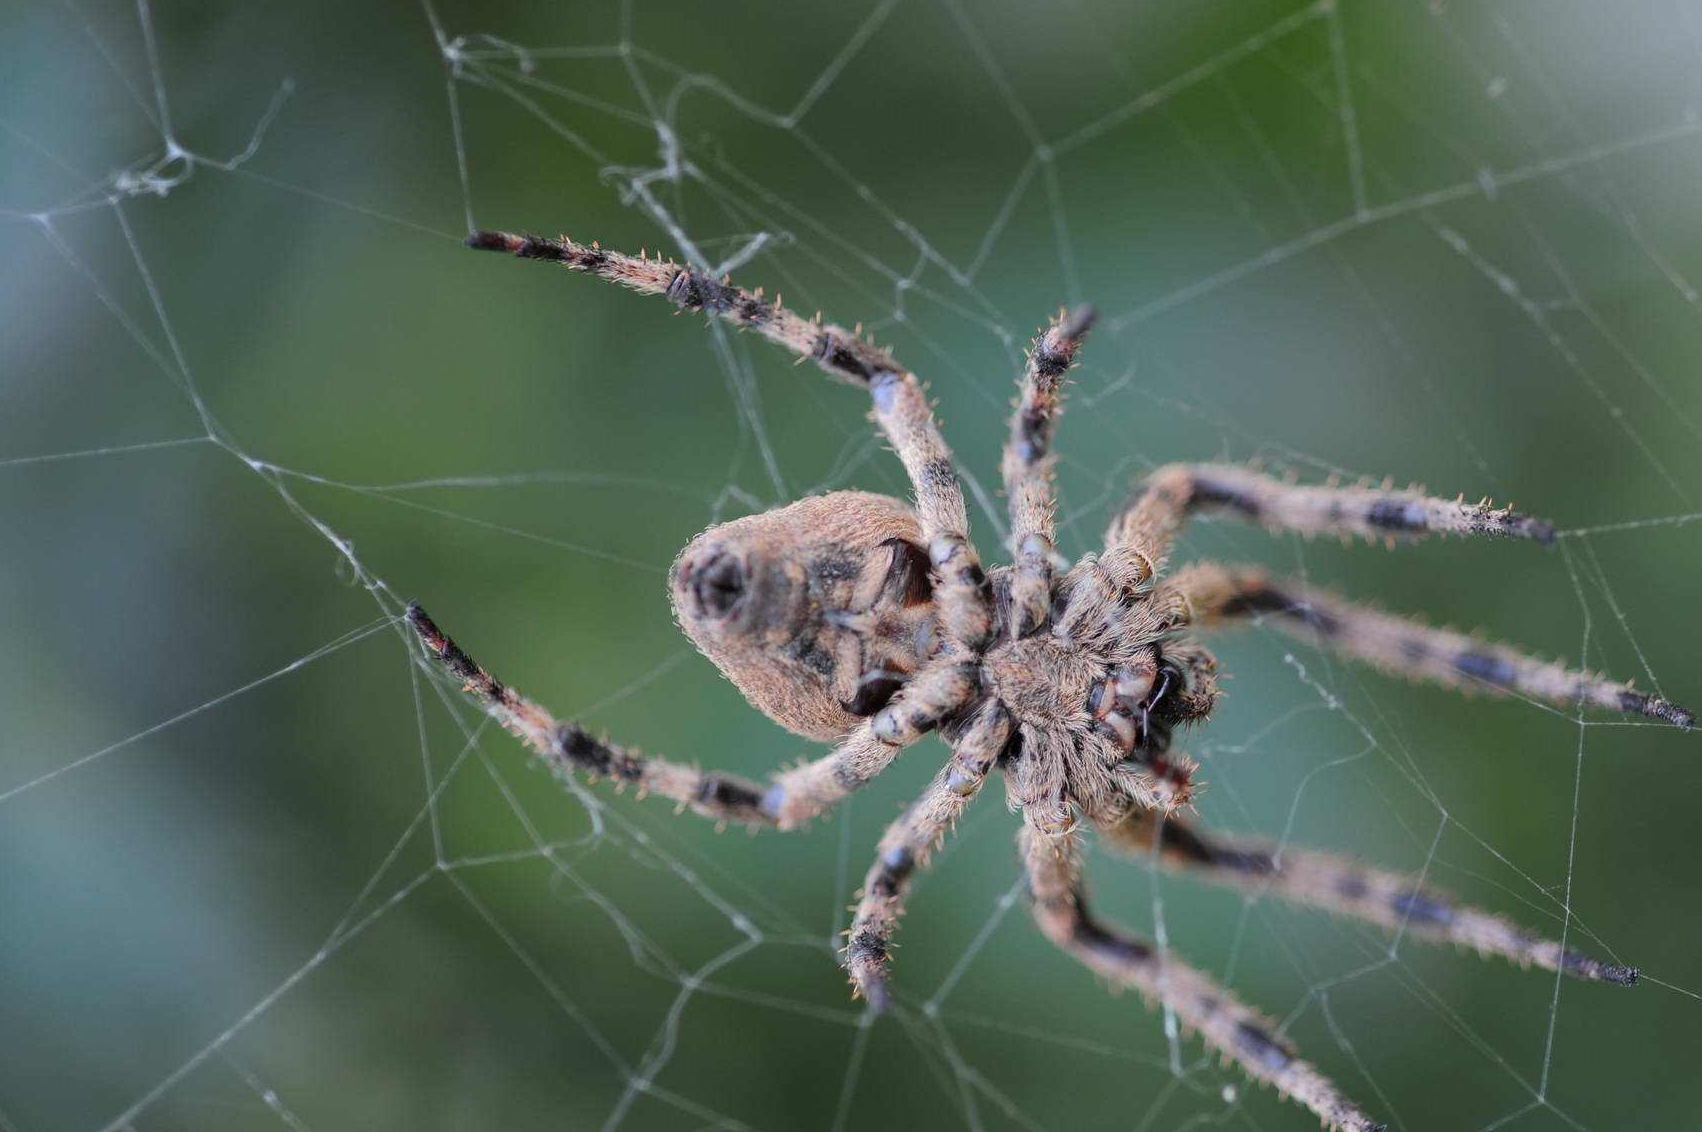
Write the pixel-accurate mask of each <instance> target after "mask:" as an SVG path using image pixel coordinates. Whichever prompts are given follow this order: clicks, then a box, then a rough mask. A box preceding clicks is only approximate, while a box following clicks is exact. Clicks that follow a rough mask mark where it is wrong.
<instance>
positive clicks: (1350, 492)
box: [1105, 464, 1554, 568]
mask: <svg viewBox="0 0 1702 1132" xmlns="http://www.w3.org/2000/svg"><path fill="white" fill-rule="evenodd" d="M1198 512H1205V513H1217V514H1224V515H1231V516H1234V517H1236V518H1239V519H1244V520H1246V521H1247V522H1250V523H1262V524H1264V526H1265V527H1267V528H1269V529H1270V530H1272V531H1298V532H1301V533H1303V534H1338V535H1359V536H1361V537H1364V538H1367V539H1376V538H1408V539H1410V538H1421V537H1423V536H1425V535H1431V534H1445V535H1446V534H1453V535H1500V536H1503V537H1507V538H1522V539H1531V540H1533V541H1535V542H1541V543H1548V542H1553V541H1554V526H1553V524H1551V523H1548V522H1546V521H1544V520H1542V519H1536V518H1533V517H1531V516H1529V515H1524V514H1520V513H1519V512H1517V511H1514V510H1513V509H1512V508H1510V507H1500V508H1497V507H1492V506H1490V504H1489V503H1488V502H1487V501H1485V502H1481V503H1467V502H1465V500H1464V498H1463V497H1462V498H1459V499H1441V498H1437V497H1435V496H1430V495H1425V494H1423V493H1422V492H1419V491H1413V490H1408V491H1395V490H1393V489H1390V488H1376V487H1366V486H1360V485H1355V486H1351V487H1329V486H1326V487H1315V486H1303V485H1300V484H1292V483H1285V482H1284V481H1282V480H1279V479H1274V478H1272V477H1271V476H1266V475H1261V474H1259V473H1258V472H1255V471H1252V470H1250V469H1248V468H1243V467H1237V466H1236V465H1233V464H1169V465H1166V466H1165V467H1162V468H1160V469H1158V470H1157V471H1156V472H1154V473H1153V474H1152V475H1150V476H1148V477H1147V480H1146V483H1145V484H1144V485H1143V487H1142V488H1141V489H1140V490H1139V491H1138V492H1137V493H1136V495H1135V498H1134V500H1133V501H1132V502H1131V503H1130V504H1129V505H1128V506H1127V507H1126V508H1124V510H1123V511H1122V513H1121V514H1119V515H1118V516H1117V517H1116V518H1115V519H1113V520H1112V522H1111V526H1110V528H1109V529H1108V530H1107V531H1106V532H1105V545H1106V547H1107V549H1110V548H1113V547H1127V548H1131V549H1132V550H1134V551H1138V552H1139V553H1140V554H1141V555H1143V556H1144V557H1145V558H1146V560H1147V561H1148V562H1149V563H1150V564H1151V565H1152V566H1153V567H1154V568H1156V566H1157V559H1159V558H1162V557H1163V555H1164V554H1165V553H1166V552H1167V551H1168V550H1169V548H1170V543H1171V541H1172V540H1173V539H1174V538H1175V535H1176V532H1177V531H1178V530H1179V529H1180V528H1181V526H1182V524H1183V523H1184V522H1186V521H1187V519H1188V517H1189V516H1190V515H1192V514H1195V513H1198Z"/></svg>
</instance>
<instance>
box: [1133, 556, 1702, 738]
mask: <svg viewBox="0 0 1702 1132" xmlns="http://www.w3.org/2000/svg"><path fill="white" fill-rule="evenodd" d="M1161 591H1164V592H1170V593H1175V594H1177V595H1180V596H1181V597H1182V598H1183V600H1184V604H1185V605H1186V607H1187V608H1188V610H1189V612H1188V619H1189V620H1191V621H1192V623H1193V624H1196V625H1200V626H1202V627H1208V628H1209V627H1212V626H1214V625H1217V626H1221V625H1225V624H1229V623H1231V622H1233V621H1235V620H1237V619H1241V618H1249V617H1265V616H1268V617H1269V619H1270V621H1271V623H1273V624H1275V625H1276V626H1278V627H1279V628H1281V629H1284V630H1286V631H1288V632H1290V633H1294V634H1296V635H1298V636H1302V637H1306V638H1310V639H1312V640H1315V641H1318V642H1319V643H1321V644H1326V645H1329V646H1330V647H1331V648H1333V649H1335V650H1336V651H1338V652H1341V653H1345V654H1346V655H1348V656H1351V657H1354V658H1356V659H1358V660H1363V661H1368V662H1369V663H1371V664H1374V665H1376V666H1377V667H1379V668H1382V669H1384V670H1386V671H1389V672H1394V673H1399V674H1402V675H1406V676H1411V677H1413V678H1415V679H1422V680H1429V681H1432V682H1434V683H1438V684H1444V685H1449V686H1456V687H1458V686H1464V687H1468V688H1482V689H1485V690H1487V691H1490V692H1513V693H1517V694H1519V695H1523V696H1528V697H1530V698H1532V699H1537V700H1543V701H1546V702H1548V703H1551V704H1555V705H1557V706H1559V707H1563V708H1571V707H1574V706H1576V705H1578V704H1580V703H1584V704H1588V705H1590V706H1592V707H1599V708H1607V709H1609V710H1612V711H1624V712H1635V713H1638V714H1641V715H1647V716H1652V717H1654V718H1656V719H1664V720H1666V721H1667V722H1668V723H1671V724H1673V725H1675V726H1677V727H1680V728H1683V729H1684V730H1686V731H1688V730H1689V729H1690V728H1691V727H1693V726H1694V725H1695V722H1696V720H1695V716H1694V715H1693V714H1692V713H1691V712H1690V711H1689V710H1688V709H1686V708H1683V707H1680V706H1679V705H1677V704H1675V703H1672V702H1670V701H1668V700H1664V699H1661V698H1660V697H1658V696H1651V695H1647V694H1645V693H1643V692H1638V691H1634V690H1633V689H1632V688H1631V687H1630V686H1629V685H1626V684H1616V683H1614V682H1613V681H1611V680H1609V679H1607V678H1606V677H1604V676H1600V675H1597V674H1595V673H1592V672H1578V671H1574V670H1573V669H1570V668H1567V667H1566V666H1565V665H1563V664H1560V663H1558V662H1556V661H1548V660H1539V659H1537V658H1536V657H1532V656H1528V655H1526V654H1525V653H1522V652H1519V651H1517V650H1516V649H1512V648H1509V647H1508V646H1506V645H1499V644H1494V643H1491V642H1486V641H1479V640H1474V639H1473V638H1471V637H1469V636H1466V635H1465V634H1464V633H1456V632H1453V631H1452V630H1448V629H1436V628H1432V627H1431V626H1428V625H1423V624H1420V623H1418V622H1416V621H1412V620H1409V619H1408V618H1405V617H1397V616H1394V615H1393V614H1388V613H1381V612H1379V611H1377V610H1374V609H1370V608H1367V607H1366V606H1363V605H1357V604H1355V603H1353V602H1350V601H1344V600H1343V599H1341V598H1338V597H1336V596H1334V595H1333V594H1329V593H1325V592H1323V591H1321V590H1316V589H1312V588H1310V587H1307V586H1304V585H1302V584H1300V583H1298V582H1293V581H1286V580H1276V579H1272V578H1270V577H1269V576H1268V575H1267V574H1266V573H1265V572H1264V571H1263V570H1259V569H1256V568H1253V567H1247V566H1223V565H1219V564H1218V563H1215V562H1196V563H1193V564H1191V565H1188V566H1186V567H1184V568H1182V569H1181V570H1179V571H1178V572H1177V573H1176V574H1175V576H1173V577H1171V578H1169V579H1166V580H1165V581H1164V582H1162V583H1160V584H1159V586H1158V587H1157V588H1156V589H1155V590H1154V596H1155V597H1156V596H1157V595H1158V594H1159V593H1160V592H1161Z"/></svg>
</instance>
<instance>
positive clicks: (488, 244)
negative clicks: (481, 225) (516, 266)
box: [466, 229, 526, 254]
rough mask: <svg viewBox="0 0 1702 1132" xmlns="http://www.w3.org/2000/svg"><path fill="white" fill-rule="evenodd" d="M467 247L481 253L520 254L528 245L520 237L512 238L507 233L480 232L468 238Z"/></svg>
mask: <svg viewBox="0 0 1702 1132" xmlns="http://www.w3.org/2000/svg"><path fill="white" fill-rule="evenodd" d="M466 243H467V246H468V247H469V248H472V249H473V250H475V251H481V252H508V253H510V254H512V253H514V252H518V251H519V250H520V249H521V247H522V246H523V245H524V244H525V243H526V241H525V240H523V239H521V238H520V237H519V236H511V235H509V234H508V233H507V232H489V231H484V230H482V229H481V230H480V231H477V232H474V233H473V234H472V235H470V236H468V237H467V241H466Z"/></svg>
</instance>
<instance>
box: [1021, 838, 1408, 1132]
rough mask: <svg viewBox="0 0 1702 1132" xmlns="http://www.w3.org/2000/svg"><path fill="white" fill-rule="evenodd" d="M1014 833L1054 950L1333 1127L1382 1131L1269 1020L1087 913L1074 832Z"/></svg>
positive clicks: (1149, 946) (1138, 939) (1345, 1131)
mask: <svg viewBox="0 0 1702 1132" xmlns="http://www.w3.org/2000/svg"><path fill="white" fill-rule="evenodd" d="M1017 837H1018V846H1019V847H1020V849H1021V852H1022V858H1023V864H1024V866H1025V867H1026V869H1027V870H1028V884H1029V889H1030V891H1031V893H1032V895H1033V898H1034V918H1035V921H1036V922H1037V923H1038V924H1039V925H1040V930H1041V931H1042V932H1044V933H1045V935H1046V937H1047V938H1048V939H1050V940H1051V941H1052V942H1053V943H1055V944H1057V945H1058V947H1059V948H1060V949H1062V950H1063V951H1065V952H1067V953H1069V954H1070V955H1071V956H1073V957H1074V958H1075V959H1077V960H1078V961H1080V962H1081V963H1082V965H1083V966H1085V967H1087V968H1088V969H1089V970H1091V971H1094V972H1096V973H1098V974H1100V975H1102V976H1104V977H1105V978H1107V979H1109V980H1111V981H1112V982H1113V983H1116V984H1118V985H1119V986H1126V987H1133V988H1135V989H1136V990H1138V991H1140V992H1141V994H1142V996H1143V997H1145V998H1146V1000H1147V1001H1148V1003H1149V1004H1152V1003H1155V1002H1162V1003H1164V1004H1166V1005H1168V1006H1169V1007H1170V1008H1171V1009H1172V1010H1174V1011H1175V1012H1176V1017H1177V1019H1178V1020H1179V1021H1180V1022H1181V1023H1182V1025H1183V1026H1184V1027H1185V1028H1186V1029H1189V1030H1192V1031H1194V1032H1196V1033H1198V1034H1199V1036H1200V1038H1201V1039H1202V1040H1203V1041H1204V1042H1205V1043H1206V1044H1207V1045H1208V1046H1210V1047H1212V1048H1213V1049H1215V1050H1217V1051H1218V1052H1219V1053H1221V1054H1222V1055H1223V1056H1224V1057H1226V1058H1229V1059H1230V1060H1232V1061H1234V1062H1235V1063H1236V1064H1238V1065H1240V1066H1241V1067H1242V1068H1243V1069H1244V1070H1246V1071H1247V1073H1248V1075H1250V1076H1252V1077H1254V1078H1256V1079H1257V1080H1260V1081H1267V1082H1269V1083H1270V1084H1272V1085H1275V1086H1276V1087H1277V1091H1278V1092H1280V1093H1281V1094H1282V1095H1283V1096H1285V1097H1288V1098H1290V1099H1292V1100H1295V1101H1298V1102H1300V1103H1301V1104H1303V1105H1305V1106H1306V1107H1307V1108H1309V1109H1311V1110H1312V1112H1313V1113H1314V1114H1315V1115H1316V1116H1317V1117H1318V1119H1319V1120H1321V1121H1323V1122H1324V1123H1325V1124H1327V1125H1328V1126H1329V1127H1331V1128H1333V1129H1337V1130H1338V1132H1381V1130H1383V1129H1384V1128H1385V1127H1386V1126H1385V1125H1382V1124H1378V1123H1376V1122H1375V1121H1373V1120H1372V1119H1371V1118H1370V1117H1369V1116H1367V1115H1365V1113H1364V1112H1362V1111H1361V1110H1360V1109H1359V1107H1358V1106H1357V1105H1355V1104H1354V1103H1353V1102H1352V1101H1351V1100H1349V1099H1348V1098H1347V1097H1346V1096H1344V1095H1343V1094H1342V1093H1341V1091H1340V1090H1338V1089H1337V1088H1336V1087H1335V1085H1333V1084H1332V1083H1331V1082H1330V1080H1329V1079H1328V1078H1327V1077H1325V1076H1324V1075H1323V1074H1322V1073H1320V1072H1318V1070H1317V1069H1316V1068H1314V1067H1313V1066H1312V1065H1311V1064H1309V1063H1308V1062H1305V1061H1301V1060H1300V1059H1299V1058H1298V1057H1296V1056H1295V1055H1294V1053H1293V1052H1292V1051H1291V1050H1290V1049H1289V1048H1288V1046H1287V1045H1286V1043H1284V1042H1283V1041H1282V1039H1281V1038H1279V1037H1278V1036H1277V1035H1276V1033H1275V1030H1274V1028H1273V1027H1272V1025H1271V1023H1270V1022H1269V1020H1267V1019H1266V1018H1264V1017H1263V1016H1261V1015H1260V1014H1259V1013H1258V1012H1256V1011H1254V1010H1253V1009H1251V1008H1250V1007H1248V1006H1246V1005H1244V1004H1243V1003H1241V1002H1239V1001H1238V1000H1237V999H1236V998H1235V996H1234V995H1232V994H1230V993H1229V991H1227V990H1225V989H1224V988H1223V987H1220V986H1218V985H1217V983H1215V982H1214V981H1212V980H1211V979H1210V978H1208V977H1207V976H1205V975H1203V974H1201V973H1200V972H1199V971H1196V970H1194V969H1193V968H1192V967H1189V966H1187V965H1186V964H1185V963H1182V962H1181V961H1179V960H1177V959H1175V958H1173V957H1171V956H1170V955H1168V954H1166V953H1164V952H1161V951H1159V950H1158V949H1157V948H1156V947H1154V946H1153V945H1152V944H1151V943H1148V942H1147V941H1146V940H1144V939H1142V938H1141V937H1140V936H1137V935H1135V934H1133V933H1131V932H1127V931H1123V930H1122V929H1119V928H1117V927H1115V926H1112V925H1109V924H1103V923H1100V922H1099V921H1098V920H1096V919H1094V917H1093V916H1091V915H1090V914H1089V913H1088V910H1087V906H1086V903H1085V901H1084V897H1083V892H1082V880H1081V858H1080V850H1079V847H1078V845H1077V842H1076V839H1075V838H1074V837H1073V836H1071V837H1062V838H1048V837H1045V836H1043V835H1041V834H1038V833H1036V832H1035V831H1034V830H1032V829H1030V828H1028V827H1027V826H1024V827H1023V830H1022V832H1021V833H1019V834H1018V835H1017Z"/></svg>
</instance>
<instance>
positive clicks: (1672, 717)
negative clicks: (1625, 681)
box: [1619, 688, 1696, 731]
mask: <svg viewBox="0 0 1702 1132" xmlns="http://www.w3.org/2000/svg"><path fill="white" fill-rule="evenodd" d="M1619 707H1620V710H1621V711H1629V712H1636V713H1637V714H1638V715H1647V716H1650V717H1652V718H1655V719H1664V720H1666V721H1667V722H1668V723H1670V724H1672V725H1673V726H1674V727H1676V728H1678V729H1679V730H1680V731H1691V730H1694V729H1695V727H1696V714H1695V713H1694V712H1692V711H1691V710H1690V709H1689V708H1687V707H1681V706H1680V705H1678V704H1675V703H1673V702H1672V701H1671V700H1663V699H1661V698H1660V697H1659V696H1646V695H1644V694H1643V693H1642V692H1634V691H1631V690H1630V689H1629V688H1628V689H1626V690H1625V691H1623V692H1621V693H1620V694H1619Z"/></svg>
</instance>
